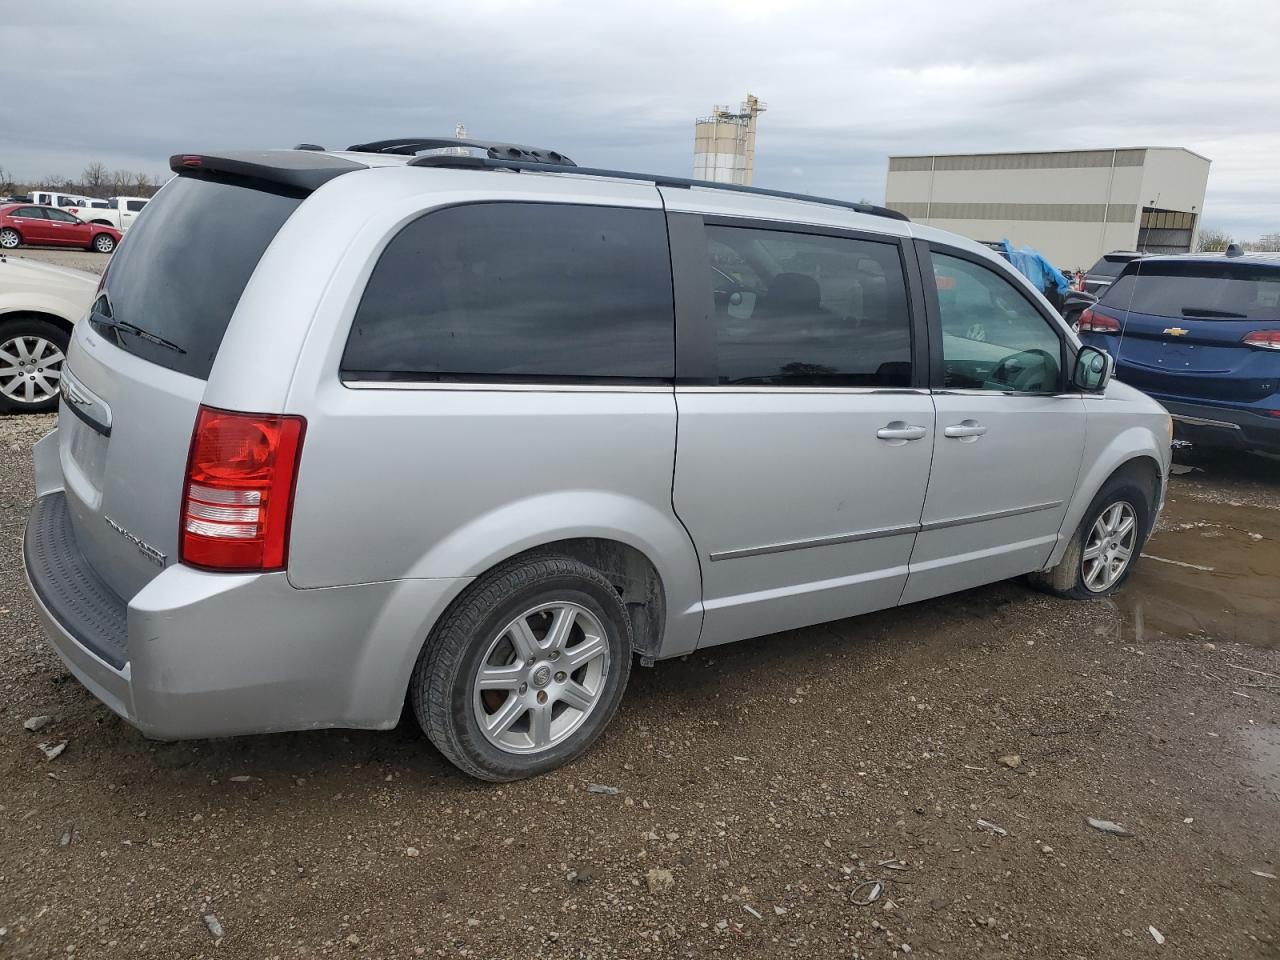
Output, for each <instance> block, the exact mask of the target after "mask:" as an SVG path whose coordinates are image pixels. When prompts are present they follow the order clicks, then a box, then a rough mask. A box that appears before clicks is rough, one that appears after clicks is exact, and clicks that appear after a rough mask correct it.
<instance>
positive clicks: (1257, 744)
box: [1244, 727, 1280, 794]
mask: <svg viewBox="0 0 1280 960" xmlns="http://www.w3.org/2000/svg"><path fill="white" fill-rule="evenodd" d="M1244 742H1245V746H1246V747H1247V748H1248V750H1249V766H1250V767H1252V768H1253V771H1254V773H1256V774H1257V775H1258V776H1259V777H1260V778H1261V779H1262V785H1263V787H1264V788H1265V789H1266V790H1268V791H1269V792H1271V793H1275V794H1280V727H1257V728H1255V729H1252V730H1246V731H1244Z"/></svg>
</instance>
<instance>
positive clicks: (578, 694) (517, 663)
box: [472, 601, 610, 754]
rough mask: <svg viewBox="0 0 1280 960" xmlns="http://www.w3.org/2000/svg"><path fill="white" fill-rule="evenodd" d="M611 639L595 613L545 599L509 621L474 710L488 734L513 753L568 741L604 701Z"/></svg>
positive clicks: (481, 672) (478, 685)
mask: <svg viewBox="0 0 1280 960" xmlns="http://www.w3.org/2000/svg"><path fill="white" fill-rule="evenodd" d="M609 660H610V658H609V642H608V639H607V638H606V636H605V630H604V626H603V625H602V624H601V623H600V620H599V619H598V618H597V617H596V615H595V614H593V613H592V612H591V611H590V610H588V609H586V608H585V607H582V606H579V605H578V604H576V603H570V602H568V601H555V602H552V603H543V604H539V605H538V606H536V607H534V608H532V609H530V610H526V611H525V612H524V613H522V614H520V616H518V617H516V618H515V619H514V620H512V621H511V622H510V623H508V624H507V625H506V626H505V627H503V629H502V630H501V631H499V633H498V635H497V636H496V637H494V639H493V641H492V642H491V643H490V644H489V649H488V650H487V651H485V655H484V656H483V657H481V658H480V667H479V669H478V670H477V672H476V676H475V694H474V696H473V698H472V709H473V710H474V712H475V719H476V723H477V724H478V725H479V727H480V732H481V733H482V734H484V738H485V739H486V740H488V741H489V743H491V744H493V745H494V746H495V747H497V748H498V749H499V750H505V751H506V752H508V753H523V754H530V753H541V752H543V751H544V750H549V749H550V748H552V747H554V746H556V745H557V744H560V743H562V742H563V741H564V740H565V739H567V738H568V737H570V736H572V735H573V733H574V731H575V730H577V729H578V728H579V727H581V726H582V724H583V722H584V721H585V720H586V719H587V717H588V716H590V714H591V712H592V710H594V709H595V708H596V707H597V705H598V704H599V703H600V699H601V694H602V693H603V692H604V687H605V679H606V678H607V677H608V674H609V667H610V662H609Z"/></svg>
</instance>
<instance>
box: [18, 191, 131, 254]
mask: <svg viewBox="0 0 1280 960" xmlns="http://www.w3.org/2000/svg"><path fill="white" fill-rule="evenodd" d="M119 242H120V231H119V230H117V229H116V228H115V227H108V226H104V225H103V224H100V223H85V222H84V221H83V220H81V219H80V218H79V217H74V216H72V215H71V214H69V213H67V211H65V210H59V209H58V208H57V207H41V206H37V205H35V204H23V203H6V204H3V205H0V250H12V249H13V248H14V247H17V246H21V245H22V244H24V243H29V244H31V245H32V246H35V247H40V246H48V247H82V248H84V249H85V250H97V251H98V252H99V253H110V252H111V251H112V250H114V249H115V248H116V244H118V243H119Z"/></svg>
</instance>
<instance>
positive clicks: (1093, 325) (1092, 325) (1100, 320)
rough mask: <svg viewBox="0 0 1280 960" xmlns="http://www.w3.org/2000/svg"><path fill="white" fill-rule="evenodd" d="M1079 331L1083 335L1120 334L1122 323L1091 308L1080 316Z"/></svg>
mask: <svg viewBox="0 0 1280 960" xmlns="http://www.w3.org/2000/svg"><path fill="white" fill-rule="evenodd" d="M1079 330H1080V332H1081V333H1119V332H1120V321H1119V320H1117V319H1116V318H1115V317H1108V316H1107V315H1106V314H1105V313H1096V312H1094V310H1093V309H1092V308H1090V309H1088V310H1086V311H1085V312H1084V313H1082V314H1080V327H1079Z"/></svg>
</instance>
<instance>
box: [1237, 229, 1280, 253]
mask: <svg viewBox="0 0 1280 960" xmlns="http://www.w3.org/2000/svg"><path fill="white" fill-rule="evenodd" d="M1245 247H1246V248H1247V249H1249V250H1257V251H1258V252H1259V253H1278V252H1280V233H1264V234H1263V235H1262V236H1260V237H1259V238H1258V239H1257V240H1254V241H1253V242H1252V243H1246V244H1245Z"/></svg>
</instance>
